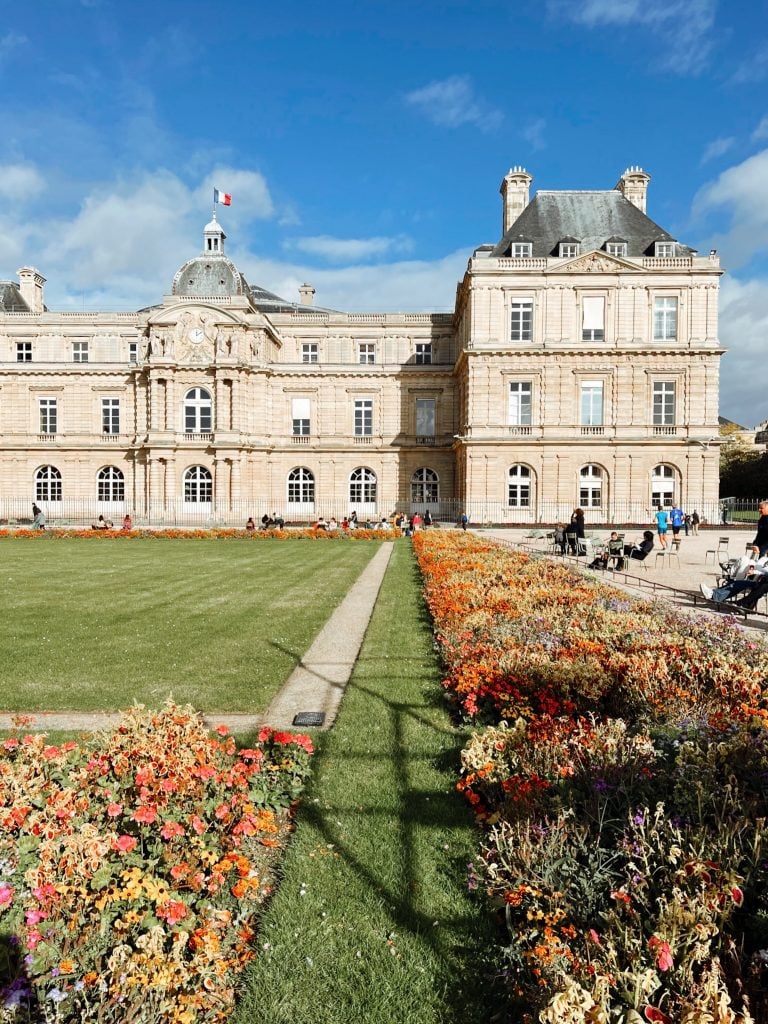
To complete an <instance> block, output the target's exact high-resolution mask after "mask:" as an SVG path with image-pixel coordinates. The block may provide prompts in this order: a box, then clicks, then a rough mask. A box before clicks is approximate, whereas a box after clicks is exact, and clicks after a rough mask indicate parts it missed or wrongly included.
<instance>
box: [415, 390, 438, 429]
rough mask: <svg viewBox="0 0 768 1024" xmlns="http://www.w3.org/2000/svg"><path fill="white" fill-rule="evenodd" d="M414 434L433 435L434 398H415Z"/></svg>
mask: <svg viewBox="0 0 768 1024" xmlns="http://www.w3.org/2000/svg"><path fill="white" fill-rule="evenodd" d="M416 436H417V437H434V436H435V400H434V398H417V399H416Z"/></svg>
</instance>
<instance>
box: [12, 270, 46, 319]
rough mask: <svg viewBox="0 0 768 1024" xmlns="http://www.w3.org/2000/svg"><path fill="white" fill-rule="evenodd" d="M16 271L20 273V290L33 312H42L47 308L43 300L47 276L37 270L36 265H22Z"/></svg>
mask: <svg viewBox="0 0 768 1024" xmlns="http://www.w3.org/2000/svg"><path fill="white" fill-rule="evenodd" d="M16 273H17V274H18V275H19V291H20V292H21V297H22V298H23V299H24V301H25V302H26V304H27V305H28V306H29V309H30V311H31V312H32V313H42V312H43V311H44V310H45V303H44V302H43V285H44V284H45V278H44V277H43V275H42V274H41V273H40V272H39V271H37V270H35V268H34V267H21V269H20V270H17V271H16Z"/></svg>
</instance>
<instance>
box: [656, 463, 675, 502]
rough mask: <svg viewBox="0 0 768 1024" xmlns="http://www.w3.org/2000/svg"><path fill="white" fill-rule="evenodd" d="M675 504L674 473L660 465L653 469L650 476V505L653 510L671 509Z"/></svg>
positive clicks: (672, 470)
mask: <svg viewBox="0 0 768 1024" xmlns="http://www.w3.org/2000/svg"><path fill="white" fill-rule="evenodd" d="M674 504H675V471H674V469H673V468H672V466H665V465H664V464H663V463H660V464H659V465H658V466H654V467H653V474H652V476H651V505H652V506H653V507H654V508H672V506H673V505H674Z"/></svg>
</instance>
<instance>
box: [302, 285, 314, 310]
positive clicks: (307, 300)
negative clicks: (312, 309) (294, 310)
mask: <svg viewBox="0 0 768 1024" xmlns="http://www.w3.org/2000/svg"><path fill="white" fill-rule="evenodd" d="M314 301H315V289H314V288H313V287H312V285H311V284H303V285H302V286H301V288H299V302H300V303H301V305H302V306H312V305H313V304H314Z"/></svg>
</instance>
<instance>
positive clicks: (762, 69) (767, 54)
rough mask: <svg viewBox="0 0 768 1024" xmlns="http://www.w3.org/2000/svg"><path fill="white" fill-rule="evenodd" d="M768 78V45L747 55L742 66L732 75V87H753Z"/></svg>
mask: <svg viewBox="0 0 768 1024" xmlns="http://www.w3.org/2000/svg"><path fill="white" fill-rule="evenodd" d="M767 76H768V44H766V45H764V46H761V47H760V49H759V50H757V51H755V53H752V54H749V55H748V56H747V55H745V56H744V59H743V61H742V64H741V66H740V67H739V68H738V69H737V70H736V71H735V72H734V73H733V74H732V75H731V78H730V81H731V84H732V85H752V84H753V83H754V82H762V81H763V79H764V78H766V77H767Z"/></svg>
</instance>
